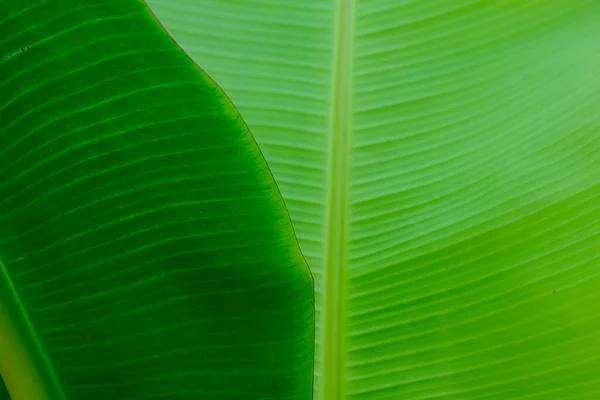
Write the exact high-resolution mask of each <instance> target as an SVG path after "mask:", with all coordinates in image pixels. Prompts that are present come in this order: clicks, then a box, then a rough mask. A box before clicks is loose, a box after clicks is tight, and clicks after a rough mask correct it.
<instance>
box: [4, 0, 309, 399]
mask: <svg viewBox="0 0 600 400" xmlns="http://www.w3.org/2000/svg"><path fill="white" fill-rule="evenodd" d="M0 56H1V57H2V59H1V60H0V62H1V63H0V160H1V162H0V373H1V374H2V376H3V378H4V381H5V382H6V384H7V387H8V389H9V391H10V393H11V396H12V400H41V399H47V400H94V399H103V400H119V399H123V400H125V399H127V400H159V399H160V400H166V399H168V400H177V399H181V400H183V399H214V400H235V399H240V400H242V399H244V400H245V399H257V400H273V399H277V400H283V399H288V400H292V399H293V400H308V399H310V398H311V389H312V364H313V353H314V344H313V343H314V311H313V310H314V306H313V293H312V280H311V277H310V273H309V271H308V269H307V267H306V264H305V262H304V260H303V258H302V255H301V253H300V251H299V248H298V243H297V241H296V238H295V237H294V234H293V230H292V228H291V222H290V220H289V216H288V214H287V211H286V210H285V207H284V204H283V201H282V199H281V196H280V194H279V192H278V191H277V188H276V186H275V184H274V181H273V177H272V176H271V174H270V172H269V170H268V168H267V165H266V163H265V161H264V158H263V157H262V155H261V153H260V151H259V149H258V147H257V146H256V143H255V141H254V139H253V138H252V136H251V135H250V132H249V131H248V130H247V128H246V126H245V125H244V122H243V121H242V119H241V118H240V116H239V114H238V112H237V111H236V109H235V108H234V107H233V105H232V104H231V102H230V101H229V100H228V98H227V97H226V96H225V94H224V93H223V92H222V91H221V89H220V88H219V87H217V86H216V85H215V83H214V82H213V81H212V80H211V79H210V78H208V76H207V75H206V74H204V73H203V72H202V71H201V70H200V69H199V68H198V67H197V66H196V65H195V64H194V63H193V62H192V61H191V60H190V59H189V58H188V57H187V56H186V55H185V53H184V52H183V51H181V49H180V48H179V47H178V46H177V45H176V44H175V43H174V42H173V40H172V39H171V38H170V37H169V35H168V34H167V33H166V32H165V31H164V30H163V29H162V27H161V26H160V24H159V23H158V21H157V20H156V19H155V18H154V16H153V15H152V13H151V12H150V10H149V9H148V8H147V7H146V5H145V4H144V3H143V2H140V1H137V0H103V1H94V2H84V1H78V0H77V1H76V0H38V1H31V2H20V1H12V0H9V1H6V0H0ZM0 393H1V394H0V398H2V397H3V396H4V398H6V397H7V393H6V390H4V389H0Z"/></svg>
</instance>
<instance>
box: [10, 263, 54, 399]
mask: <svg viewBox="0 0 600 400" xmlns="http://www.w3.org/2000/svg"><path fill="white" fill-rule="evenodd" d="M0 291H2V292H4V293H5V296H4V297H5V300H8V302H7V303H8V304H6V303H5V304H3V302H2V301H1V299H0V322H2V323H3V325H4V328H3V329H2V331H1V332H0V335H1V336H2V337H1V338H0V342H2V341H4V342H5V344H7V348H9V349H10V351H8V352H6V353H4V352H2V353H4V354H0V358H1V357H2V356H4V357H7V358H10V359H6V360H4V362H0V367H2V368H0V372H1V373H2V376H3V378H4V380H5V382H6V384H7V386H8V388H9V390H10V391H11V392H10V394H11V397H12V399H13V400H18V399H21V398H23V399H27V400H47V399H49V398H51V399H57V400H66V396H65V393H64V391H63V388H62V386H61V384H60V382H59V381H58V378H57V376H56V374H55V373H54V369H53V368H52V365H51V363H50V360H49V358H48V355H47V354H46V351H45V350H44V348H43V346H42V344H41V342H40V340H39V338H38V336H37V334H36V332H35V329H34V328H33V325H32V322H31V320H30V318H29V315H28V314H27V312H26V311H25V307H24V306H23V303H22V301H21V298H20V296H19V295H18V293H17V290H16V288H15V286H14V284H13V282H12V279H11V277H10V274H9V272H8V270H7V269H6V266H5V264H4V262H2V260H0ZM11 314H12V315H11ZM28 350H29V351H28ZM17 354H18V356H17ZM13 356H14V359H13ZM0 361H2V360H0ZM36 365H38V366H42V367H41V368H39V367H38V368H36V367H35V366H36ZM44 383H45V384H46V385H44Z"/></svg>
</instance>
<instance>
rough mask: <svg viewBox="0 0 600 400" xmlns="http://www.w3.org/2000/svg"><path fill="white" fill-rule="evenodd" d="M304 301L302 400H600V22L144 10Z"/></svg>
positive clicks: (454, 13) (514, 9) (536, 8)
mask: <svg viewBox="0 0 600 400" xmlns="http://www.w3.org/2000/svg"><path fill="white" fill-rule="evenodd" d="M149 4H150V6H151V7H152V8H153V10H154V11H155V12H156V13H157V16H158V18H159V19H160V20H161V22H162V23H163V24H164V25H165V27H166V28H167V29H168V30H169V31H170V32H171V33H172V35H173V36H174V38H175V39H176V40H177V41H178V43H179V44H180V45H181V46H182V47H183V48H184V49H185V50H186V51H187V52H188V53H189V54H190V55H191V56H192V57H193V58H194V59H195V60H196V61H197V62H198V63H200V64H201V65H203V66H204V67H205V68H206V69H207V71H208V72H209V73H210V74H211V76H213V77H214V78H215V79H216V81H217V82H219V83H220V84H221V85H222V86H223V87H224V88H225V90H226V91H227V93H229V94H230V96H231V97H232V100H233V101H234V103H235V104H236V105H237V106H238V107H239V109H240V112H241V113H242V115H243V116H244V118H245V120H246V121H247V122H248V124H249V126H250V129H251V130H252V132H253V133H254V134H255V136H256V138H257V141H258V143H259V145H260V146H261V148H262V150H263V151H264V153H265V157H266V159H267V161H268V163H269V165H270V167H271V169H272V171H273V173H274V176H275V179H276V181H277V182H278V185H279V187H280V188H281V190H282V194H283V196H284V199H285V201H286V204H287V206H288V208H289V210H290V214H291V217H292V221H293V223H294V226H295V229H296V232H297V235H298V237H299V240H300V245H301V248H302V249H303V252H304V254H305V255H306V257H307V260H308V263H309V265H310V266H311V268H312V271H313V273H314V277H315V286H316V303H317V304H316V315H317V330H316V332H317V345H316V357H315V399H316V400H342V399H344V400H345V399H352V400H375V399H377V400H384V399H385V400H397V399H440V400H441V399H461V400H475V399H489V400H491V399H498V400H506V399H578V400H587V399H593V398H597V397H598V396H600V378H598V377H599V376H600V375H599V372H600V360H599V358H598V357H599V354H600V353H599V352H598V350H599V349H598V345H599V344H600V320H599V317H600V313H599V311H598V309H599V307H598V304H600V300H599V298H598V296H599V294H600V292H599V291H598V288H599V287H600V276H599V275H600V265H599V260H598V254H600V253H599V252H600V236H599V234H600V225H599V223H598V221H599V217H600V208H599V206H598V204H600V203H599V202H598V196H600V185H599V184H600V159H599V154H600V153H599V148H600V113H599V111H598V110H600V74H598V71H600V52H599V51H598V43H600V3H599V2H597V1H585V0H582V1H576V2H575V1H570V0H537V1H534V0H526V1H522V0H502V1H481V0H480V1H476V0H472V1H460V2H458V1H454V0H433V1H418V0H406V1H393V0H354V1H353V0H339V1H333V0H331V1H322V0H304V1H273V0H244V1H242V0H231V1H226V2H224V1H220V0H149Z"/></svg>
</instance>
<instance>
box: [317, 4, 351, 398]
mask: <svg viewBox="0 0 600 400" xmlns="http://www.w3.org/2000/svg"><path fill="white" fill-rule="evenodd" d="M336 5H337V8H336V13H337V15H336V19H335V23H336V29H335V41H334V55H333V71H332V72H333V78H332V79H333V87H332V92H331V111H330V122H329V126H330V130H329V135H330V136H329V149H328V154H329V160H328V176H327V190H328V192H327V214H326V218H327V221H326V240H325V246H326V247H325V250H324V251H325V254H324V255H325V257H324V260H325V265H324V268H325V296H324V298H325V299H324V302H325V307H324V319H325V323H324V325H325V326H324V340H323V371H322V390H321V391H320V393H321V395H322V398H321V399H315V400H343V399H344V398H345V376H344V375H345V374H344V368H345V367H344V359H345V355H344V354H345V346H344V337H345V330H344V319H345V317H344V314H345V310H344V308H345V307H344V269H345V262H346V252H345V240H346V238H345V233H346V232H345V231H346V216H347V190H348V185H347V182H348V153H349V149H350V147H349V133H350V107H351V104H350V102H351V86H352V83H351V79H352V76H351V71H352V40H353V34H354V32H353V18H354V15H353V13H354V10H353V6H354V5H353V0H337V4H336Z"/></svg>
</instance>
